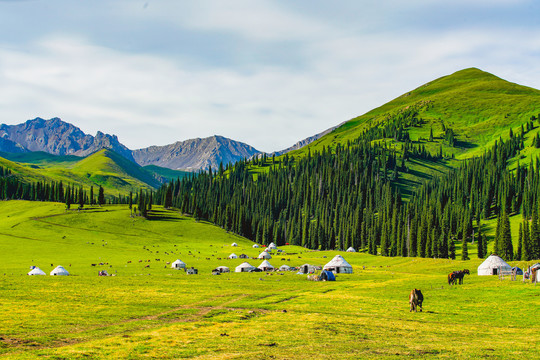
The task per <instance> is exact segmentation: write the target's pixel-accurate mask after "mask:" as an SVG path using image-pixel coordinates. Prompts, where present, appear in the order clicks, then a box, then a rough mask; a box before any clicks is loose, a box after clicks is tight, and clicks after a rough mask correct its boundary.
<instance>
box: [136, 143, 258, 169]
mask: <svg viewBox="0 0 540 360" xmlns="http://www.w3.org/2000/svg"><path fill="white" fill-rule="evenodd" d="M257 153H259V151H258V150H257V149H255V148H254V147H252V146H249V145H247V144H244V143H241V142H238V141H234V140H231V139H227V138H225V137H223V136H217V135H214V136H211V137H208V138H204V139H200V138H197V139H191V140H186V141H178V142H176V143H174V144H170V145H165V146H150V147H148V148H145V149H138V150H134V151H133V152H132V154H133V158H134V159H135V161H136V162H137V163H138V164H139V165H141V166H145V165H157V166H161V167H166V168H170V169H182V170H198V169H208V168H209V167H210V166H211V167H212V168H213V169H217V168H218V166H219V163H220V162H222V163H223V164H224V165H225V164H227V163H230V162H232V163H234V162H236V161H238V160H240V159H243V158H250V157H251V156H253V155H255V154H257Z"/></svg>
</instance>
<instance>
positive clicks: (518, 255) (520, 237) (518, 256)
mask: <svg viewBox="0 0 540 360" xmlns="http://www.w3.org/2000/svg"><path fill="white" fill-rule="evenodd" d="M522 249H523V224H522V223H519V230H518V248H517V252H516V254H515V256H514V259H515V260H523V259H522V258H521V253H522Z"/></svg>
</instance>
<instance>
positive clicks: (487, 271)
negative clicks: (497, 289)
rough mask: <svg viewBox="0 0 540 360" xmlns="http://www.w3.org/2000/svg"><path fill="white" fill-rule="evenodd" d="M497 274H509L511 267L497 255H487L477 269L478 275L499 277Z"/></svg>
mask: <svg viewBox="0 0 540 360" xmlns="http://www.w3.org/2000/svg"><path fill="white" fill-rule="evenodd" d="M499 272H500V273H502V274H511V273H512V267H511V266H510V265H508V264H507V263H506V262H505V261H504V260H503V259H501V257H500V256H498V255H497V254H491V255H489V256H488V257H487V259H486V260H484V262H483V263H482V264H480V266H479V267H478V275H499Z"/></svg>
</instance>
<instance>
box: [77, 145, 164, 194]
mask: <svg viewBox="0 0 540 360" xmlns="http://www.w3.org/2000/svg"><path fill="white" fill-rule="evenodd" d="M71 171H72V172H73V173H74V174H77V175H79V176H81V177H83V178H84V177H86V178H88V179H89V180H90V181H92V182H94V183H96V184H99V185H102V186H107V187H108V188H111V189H117V190H118V191H120V192H124V191H126V189H128V188H137V187H143V186H150V187H154V188H155V187H158V186H159V185H160V182H159V181H157V180H156V179H155V178H154V177H153V176H152V174H150V173H149V172H147V171H145V170H144V169H143V168H141V167H140V166H139V165H137V164H135V163H133V162H131V161H129V160H127V159H126V158H124V157H123V156H121V155H118V154H117V153H115V152H114V151H112V150H109V149H103V150H100V151H98V152H96V153H94V154H92V155H90V156H88V157H86V158H84V159H83V160H81V161H79V162H77V163H76V164H75V165H74V166H73V167H72V168H71Z"/></svg>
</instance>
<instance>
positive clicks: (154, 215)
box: [147, 210, 185, 221]
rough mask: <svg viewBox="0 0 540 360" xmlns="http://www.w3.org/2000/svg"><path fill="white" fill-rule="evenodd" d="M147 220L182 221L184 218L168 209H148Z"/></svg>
mask: <svg viewBox="0 0 540 360" xmlns="http://www.w3.org/2000/svg"><path fill="white" fill-rule="evenodd" d="M147 219H148V220H151V221H184V220H185V219H183V218H181V217H179V216H174V215H173V214H171V212H170V211H164V210H150V211H149V212H148V218H147Z"/></svg>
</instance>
